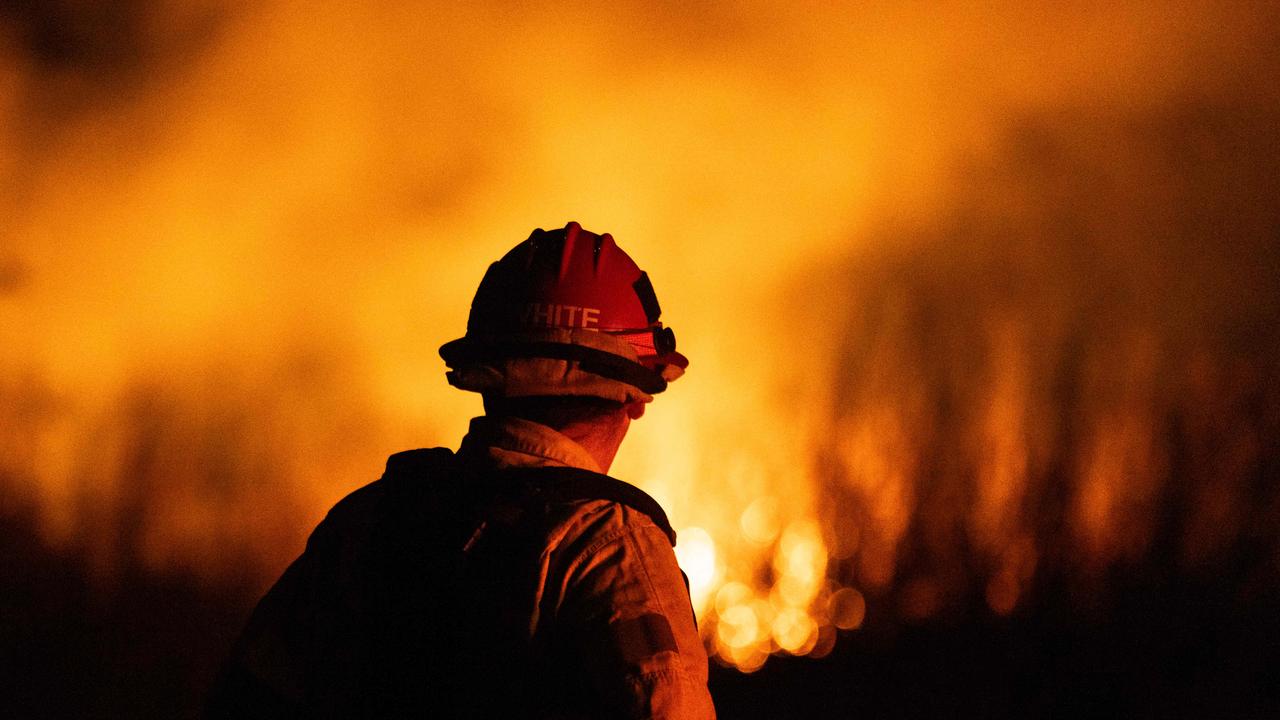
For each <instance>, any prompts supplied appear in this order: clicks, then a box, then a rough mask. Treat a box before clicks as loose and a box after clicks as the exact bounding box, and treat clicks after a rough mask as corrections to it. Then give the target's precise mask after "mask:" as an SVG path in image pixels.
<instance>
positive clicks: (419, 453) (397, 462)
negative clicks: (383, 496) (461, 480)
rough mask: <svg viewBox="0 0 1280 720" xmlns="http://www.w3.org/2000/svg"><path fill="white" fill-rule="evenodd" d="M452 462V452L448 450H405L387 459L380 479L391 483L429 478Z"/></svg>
mask: <svg viewBox="0 0 1280 720" xmlns="http://www.w3.org/2000/svg"><path fill="white" fill-rule="evenodd" d="M452 462H453V451H452V450H449V449H448V448H418V449H417V450H405V451H403V452H398V453H396V454H394V455H392V456H391V457H389V458H387V469H386V471H385V472H383V474H382V477H384V478H386V479H389V480H391V481H392V482H395V481H403V480H406V479H414V478H422V477H424V476H425V477H430V476H432V475H436V474H437V473H439V472H440V471H442V470H444V469H445V466H446V465H448V464H451V463H452Z"/></svg>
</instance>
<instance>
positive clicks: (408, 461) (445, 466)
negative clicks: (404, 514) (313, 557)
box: [308, 448, 453, 544]
mask: <svg viewBox="0 0 1280 720" xmlns="http://www.w3.org/2000/svg"><path fill="white" fill-rule="evenodd" d="M452 460H453V451H451V450H449V449H448V448H420V449H417V450H405V451H402V452H398V453H395V454H393V455H391V456H390V457H388V458H387V466H386V469H385V470H384V471H383V473H382V477H380V478H378V479H377V480H374V481H373V482H371V483H369V484H368V485H365V486H364V487H361V488H359V489H357V490H354V491H352V492H351V493H349V494H348V495H347V496H346V497H344V498H342V499H341V500H339V501H338V502H337V504H335V505H334V506H333V507H332V508H331V509H330V510H329V512H328V514H327V515H325V518H324V520H322V521H321V522H320V524H319V526H317V527H316V532H315V533H314V534H313V536H312V539H313V540H314V539H315V535H321V536H323V535H325V534H327V533H339V534H344V533H346V532H350V531H353V530H360V529H364V528H368V527H369V526H370V525H372V524H373V523H375V522H376V521H377V520H378V514H379V512H380V511H381V510H382V509H383V508H384V507H386V501H387V500H388V498H389V497H390V498H394V499H396V500H400V499H402V498H403V496H405V495H407V494H410V493H412V492H414V491H419V492H421V491H424V490H426V489H428V487H429V486H430V485H431V481H432V480H434V479H436V478H438V477H440V476H441V475H445V474H447V473H449V472H450V471H451V466H452ZM308 544H310V542H309V543H308Z"/></svg>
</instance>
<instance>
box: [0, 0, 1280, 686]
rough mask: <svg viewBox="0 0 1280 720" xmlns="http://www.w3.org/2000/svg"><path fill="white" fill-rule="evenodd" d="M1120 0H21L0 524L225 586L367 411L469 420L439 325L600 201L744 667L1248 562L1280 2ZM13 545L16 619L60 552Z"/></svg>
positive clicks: (1272, 282) (375, 459) (1275, 457)
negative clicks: (802, 5)
mask: <svg viewBox="0 0 1280 720" xmlns="http://www.w3.org/2000/svg"><path fill="white" fill-rule="evenodd" d="M1140 5H1141V4H1134V6H1133V7H1113V6H1112V5H1111V4H1096V5H1095V4H1088V3H1086V4H1083V5H1082V6H1079V7H1076V6H1073V7H1071V8H1067V9H1063V10H1056V11H1048V10H1046V11H1043V13H1042V14H1034V13H1031V12H1029V11H1026V10H1018V9H1015V8H1013V7H1012V6H1011V7H1006V8H1004V10H1003V11H1002V12H1001V13H999V14H998V15H996V16H995V17H985V16H979V15H978V14H976V13H975V12H971V11H967V10H964V9H962V8H959V7H950V6H948V7H943V8H940V9H938V10H937V11H936V12H934V11H930V13H928V14H926V13H924V11H923V10H899V11H888V10H873V9H863V10H851V11H848V14H846V15H840V16H834V15H833V16H825V15H822V14H820V13H818V12H816V10H815V11H814V12H807V11H795V10H787V9H785V7H784V5H777V6H776V7H771V8H755V9H752V10H750V11H749V10H747V9H746V8H744V7H737V6H733V7H720V6H706V7H701V9H697V10H693V11H687V12H686V11H679V12H677V11H675V10H667V9H653V8H651V7H649V6H648V5H647V4H636V5H634V6H627V7H623V8H622V9H620V10H619V15H618V16H617V17H612V18H603V17H601V16H597V15H595V14H593V13H592V12H590V11H589V9H587V8H584V7H578V6H577V5H574V4H572V3H567V4H563V5H558V6H557V7H556V8H555V9H554V10H545V11H533V10H522V11H508V10H502V9H499V8H497V7H490V8H487V9H483V10H477V11H474V12H464V11H461V10H458V9H451V10H442V9H431V10H426V9H421V8H419V7H418V6H417V5H416V4H411V3H405V4H396V3H392V4H390V5H389V6H387V7H385V8H382V7H380V9H378V10H377V11H376V12H375V11H374V10H358V9H352V8H346V7H339V6H337V5H334V6H330V5H328V4H319V5H317V7H316V8H312V7H310V6H308V7H305V8H303V7H294V6H292V5H290V4H288V3H264V4H253V5H252V6H244V7H241V6H237V5H233V4H222V3H206V4H202V5H197V6H187V7H183V8H178V7H176V6H173V5H170V4H169V3H163V2H135V3H126V4H124V5H123V6H121V7H119V8H113V9H112V11H111V12H109V13H108V12H106V11H104V10H101V9H96V5H94V4H92V3H78V2H62V3H53V4H49V5H44V4H39V3H19V4H18V5H17V6H15V8H14V9H9V10H6V11H4V14H3V15H0V18H3V20H2V21H0V118H2V119H3V124H2V125H0V128H2V130H0V132H3V134H2V135H0V509H2V511H3V512H0V515H2V516H3V518H2V519H3V520H4V522H5V525H4V528H5V530H4V532H5V533H6V536H5V537H6V546H5V547H6V548H7V549H6V552H10V551H11V550H12V552H14V553H17V552H24V553H30V552H37V553H41V554H39V555H38V557H48V558H72V559H73V560H74V567H75V568H76V570H75V573H79V574H80V575H83V580H84V584H83V588H82V589H81V590H80V591H82V592H84V593H85V594H86V597H88V598H90V599H89V600H87V601H85V603H84V604H82V605H76V606H75V607H76V608H79V609H78V610H75V611H76V612H82V613H88V614H90V615H91V614H92V613H93V612H95V611H94V610H93V608H95V607H101V606H102V604H104V603H105V604H110V598H118V597H120V596H122V595H126V596H127V595H128V593H129V588H130V586H131V585H132V584H136V583H143V582H153V581H154V578H157V577H170V576H177V577H182V578H186V579H187V581H189V582H190V583H191V587H193V588H196V590H193V591H192V592H196V593H197V594H198V593H201V592H204V593H209V594H217V593H229V594H230V595H231V596H234V597H235V598H237V600H236V601H235V602H234V603H232V606H234V607H236V608H240V607H243V605H244V603H246V602H248V601H249V599H251V598H252V597H253V596H255V595H256V593H258V592H260V591H261V590H262V589H263V588H264V586H265V584H266V583H268V582H270V580H271V579H272V578H273V577H275V576H276V575H277V574H278V573H279V571H280V570H281V568H282V567H283V566H284V564H286V563H287V562H288V561H289V559H290V558H292V557H293V556H294V555H296V554H297V552H298V551H299V550H300V549H301V546H302V543H303V541H304V540H305V536H306V533H307V532H308V530H309V529H310V528H311V527H312V526H313V525H314V523H315V522H316V521H317V520H318V519H319V518H320V517H321V516H322V514H323V513H324V511H325V510H326V509H327V508H328V507H329V506H330V505H332V503H333V502H335V501H336V500H337V499H338V498H340V497H342V496H343V495H344V494H346V493H347V492H349V491H350V490H352V489H354V488H356V487H358V486H360V485H362V484H364V483H365V482H368V481H369V480H371V479H373V477H374V476H376V474H377V472H378V470H379V468H380V464H381V461H382V459H383V458H385V456H386V455H387V454H389V453H390V452H394V451H396V450H400V449H403V448H407V447H416V446H432V445H451V446H452V445H455V444H456V441H457V438H458V436H460V435H461V433H462V432H463V429H464V428H465V421H466V419H467V418H468V417H470V415H472V414H477V413H478V412H479V406H478V404H477V403H476V402H475V400H474V399H472V398H469V397H465V396H463V394H462V393H452V392H451V391H450V389H449V388H448V387H447V386H446V385H445V383H444V380H443V364H442V363H441V362H440V361H439V359H438V358H437V356H436V355H435V348H436V347H437V346H438V345H439V344H441V343H442V342H444V341H445V340H447V339H450V338H452V337H454V336H456V335H457V334H458V333H459V331H460V330H461V329H462V327H463V325H464V320H465V316H466V311H467V307H466V302H467V299H468V298H470V297H471V292H472V291H473V289H474V287H475V285H476V283H477V282H478V280H479V277H480V275H481V273H482V272H483V269H484V267H485V263H486V262H487V259H489V258H490V257H491V256H493V255H494V253H495V252H496V251H498V250H502V249H505V248H506V247H507V246H509V245H510V244H512V243H514V242H515V241H517V240H518V239H520V238H522V237H524V236H525V235H526V234H527V233H528V231H529V230H530V229H531V226H532V225H534V224H541V225H542V226H543V227H553V226H558V225H561V224H563V223H564V222H565V221H567V220H569V219H578V220H581V221H583V222H584V223H588V224H589V225H590V226H591V227H592V228H595V229H599V230H601V231H610V232H612V233H614V234H615V235H616V236H617V237H619V238H620V241H624V242H625V243H626V245H627V247H628V248H633V252H634V253H635V255H636V256H637V257H638V258H643V259H644V261H645V263H646V267H647V269H649V270H650V273H651V275H652V276H653V277H654V282H655V284H656V285H658V286H659V288H660V291H661V292H662V294H663V297H664V304H665V307H664V310H665V312H666V315H667V316H668V317H669V318H670V321H671V322H670V324H671V325H672V326H673V327H675V328H676V329H677V332H678V333H679V334H680V340H681V345H682V347H687V348H688V352H687V354H688V355H689V356H690V358H691V360H692V366H691V368H690V372H689V375H688V378H687V379H686V380H684V381H682V383H681V385H680V386H679V387H676V388H673V390H672V391H671V392H670V393H668V394H667V396H663V397H661V398H659V400H658V401H657V402H656V403H655V404H654V406H653V408H652V410H651V411H650V413H649V414H648V415H647V416H646V418H645V419H644V420H642V421H641V422H640V423H638V424H637V426H636V427H635V429H634V430H633V432H634V434H635V437H634V439H633V440H631V441H629V443H628V445H626V446H624V449H623V454H622V455H621V456H620V457H619V460H618V463H617V465H616V466H615V474H616V475H618V476H620V477H622V478H625V479H628V480H630V481H632V482H634V483H635V484H637V485H639V486H641V487H642V488H644V489H646V490H648V491H649V492H651V493H652V494H653V495H655V497H657V499H658V500H659V501H660V502H662V504H663V505H664V506H665V507H667V509H668V511H669V514H670V516H671V518H672V521H673V523H674V524H675V525H676V527H677V530H678V532H679V537H680V543H679V546H678V548H677V553H678V556H679V558H680V561H681V564H682V566H683V567H684V568H685V570H686V571H687V573H688V574H689V577H690V581H691V591H692V595H693V601H694V606H695V609H696V610H697V612H698V615H699V618H700V623H701V628H702V631H703V634H704V638H705V640H706V642H707V645H708V647H709V648H710V650H711V652H712V653H713V656H714V657H715V659H716V660H717V661H718V662H720V663H721V664H723V665H725V666H728V667H732V668H736V669H738V670H742V671H746V672H751V671H755V670H758V669H760V668H761V667H762V666H764V665H765V663H766V661H767V660H768V658H769V657H771V656H773V655H800V656H809V657H811V658H823V657H825V656H827V655H828V654H830V653H832V652H833V650H834V649H835V648H836V647H837V645H838V644H839V643H840V642H841V638H842V637H845V638H848V637H855V636H856V635H857V633H860V632H861V633H866V632H873V633H892V632H895V631H896V629H898V628H902V627H910V626H912V625H918V624H921V623H930V622H944V623H945V622H954V623H962V622H965V618H967V617H969V616H970V614H971V613H972V612H974V610H973V608H975V607H979V608H981V612H982V613H985V614H987V615H989V616H990V617H993V618H1017V617H1019V616H1020V615H1021V616H1033V617H1034V616H1036V613H1037V612H1040V609H1041V608H1043V607H1044V603H1045V602H1047V601H1048V600H1047V599H1048V598H1052V602H1055V603H1058V602H1062V603H1065V604H1066V606H1068V607H1069V608H1070V609H1071V611H1072V612H1073V613H1074V612H1078V613H1080V614H1081V615H1084V616H1088V615H1091V614H1094V615H1096V614H1102V615H1105V614H1106V613H1107V608H1108V607H1109V603H1111V602H1112V601H1113V600H1114V598H1115V597H1116V596H1117V594H1120V593H1123V592H1124V591H1125V588H1128V587H1130V583H1131V582H1133V579H1134V578H1135V577H1148V576H1159V577H1161V578H1164V579H1165V581H1166V582H1168V583H1171V584H1175V585H1176V584H1179V583H1182V582H1184V581H1185V582H1186V583H1192V584H1195V583H1201V584H1208V585H1210V586H1212V587H1214V588H1216V589H1217V590H1219V591H1220V594H1219V596H1217V597H1219V598H1227V600H1224V601H1223V602H1224V603H1225V604H1224V605H1223V607H1222V608H1221V612H1222V613H1231V612H1235V611H1236V610H1237V609H1238V608H1240V607H1256V606H1257V605H1258V604H1259V603H1264V602H1268V601H1269V599H1273V598H1275V596H1276V592H1277V587H1280V482H1277V479H1278V478H1280V451H1278V450H1277V448H1278V447H1280V330H1277V325H1276V320H1275V318H1276V317H1277V316H1278V315H1280V247H1278V246H1280V202H1278V201H1277V199H1276V197H1277V196H1276V189H1277V188H1280V143H1278V141H1277V136H1276V134H1275V132H1274V128H1275V127H1276V126H1277V125H1278V124H1280V102H1278V100H1280V98H1277V90H1276V88H1275V87H1274V83H1273V82H1272V81H1271V80H1270V79H1271V78H1274V77H1275V73H1276V71H1277V70H1280V58H1277V56H1276V50H1275V48H1276V47H1280V43H1277V42H1276V40H1277V38H1276V37H1275V32H1274V28H1275V27H1278V25H1277V23H1276V22H1275V21H1276V20H1277V18H1276V17H1275V11H1274V10H1272V9H1267V8H1255V9H1245V8H1243V7H1237V6H1235V5H1230V6H1227V5H1221V6H1220V5H1216V4H1212V3H1206V4H1202V5H1197V6H1196V7H1195V8H1193V9H1189V10H1186V11H1185V12H1183V13H1162V14H1161V15H1160V16H1159V17H1156V16H1155V11H1148V10H1144V9H1143V8H1142V7H1140ZM1086 6H1087V7H1086ZM1086 18H1087V19H1086ZM961 60H963V62H960V61H961ZM19 537H20V538H21V542H19V541H17V540H13V538H19ZM32 548H35V549H36V550H32ZM15 557H16V556H15ZM32 557H36V556H34V555H33V556H32ZM6 562H12V563H14V567H15V568H17V570H15V573H18V572H19V571H21V572H22V573H28V572H29V571H30V566H28V565H26V564H23V562H24V561H21V560H18V559H12V560H6ZM68 562H71V561H68ZM32 563H33V565H34V564H35V563H34V561H32ZM15 573H11V574H10V576H9V578H8V579H7V580H5V581H4V582H6V583H9V584H10V585H11V586H12V587H11V588H10V589H11V590H14V591H15V593H17V594H15V595H13V597H19V598H20V597H31V598H36V599H33V600H31V601H30V602H29V603H28V604H26V605H24V604H22V601H20V600H15V601H13V602H14V603H17V604H16V606H15V608H13V613H8V614H7V615H8V617H9V618H10V619H9V620H7V621H4V622H7V623H10V624H11V627H9V628H7V629H6V632H7V633H9V635H10V636H11V637H18V638H26V637H28V636H27V635H25V634H23V633H22V632H18V631H16V630H15V629H14V628H16V627H18V626H19V625H22V624H23V621H22V620H21V618H22V617H24V616H23V615H22V613H27V616H30V617H37V618H38V617H43V616H42V615H41V614H40V613H39V612H37V611H36V610H34V609H33V608H35V607H37V606H39V605H40V604H41V601H40V600H39V598H40V597H41V595H40V593H41V592H53V591H52V590H48V588H49V587H55V586H56V587H63V586H62V585H58V584H57V583H55V584H54V585H49V584H48V582H49V581H48V578H46V577H44V576H42V575H31V574H26V575H24V574H15ZM80 575H76V577H80ZM42 578H43V579H42ZM67 582H69V583H71V585H74V586H75V587H77V588H80V587H81V586H80V585H76V583H74V582H71V581H67ZM42 583H44V584H42ZM149 587H150V586H149ZM184 587H185V586H184ZM19 590H20V591H21V592H18V591H19ZM24 593H25V594H24ZM1063 598H1065V600H1064V599H1063ZM231 614H232V615H233V616H234V613H231ZM13 618H19V619H17V620H14V619H13ZM29 642H32V643H35V642H38V640H29ZM144 656H145V654H144ZM129 658H133V659H135V660H136V659H137V658H136V657H134V656H128V657H126V658H125V659H123V660H120V659H119V658H117V660H119V662H122V663H125V664H127V663H128V662H129ZM51 662H52V661H51ZM38 670H39V668H36V670H33V671H32V672H36V671H38ZM200 672H204V670H203V669H201V668H199V667H197V668H196V669H195V670H192V673H194V674H195V675H194V676H199V673H200ZM175 682H186V683H191V684H198V683H197V681H195V680H191V679H190V677H186V678H184V679H181V680H178V681H175ZM181 692H188V693H189V692H193V691H192V690H191V688H186V689H184V690H182V691H181Z"/></svg>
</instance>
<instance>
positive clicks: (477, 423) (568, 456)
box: [458, 415, 600, 473]
mask: <svg viewBox="0 0 1280 720" xmlns="http://www.w3.org/2000/svg"><path fill="white" fill-rule="evenodd" d="M458 454H459V455H461V456H463V457H464V458H466V459H468V460H471V461H478V462H481V463H483V464H487V465H490V466H493V467H497V468H499V469H503V468H510V467H574V468H581V469H583V470H590V471H592V472H597V473H598V472H600V465H599V463H597V462H596V459H595V458H593V457H592V456H591V453H589V452H587V450H586V448H584V447H582V446H581V445H579V444H578V443H576V442H574V441H573V440H571V439H570V438H569V437H568V436H566V435H564V434H563V433H560V432H557V431H555V430H553V429H552V428H549V427H547V426H546V425H541V424H539V423H536V422H532V421H530V420H524V419H522V418H516V417H492V416H489V415H484V416H481V417H478V418H473V419H472V420H471V428H470V430H468V432H467V436H466V437H464V438H463V439H462V446H461V447H460V448H459V449H458Z"/></svg>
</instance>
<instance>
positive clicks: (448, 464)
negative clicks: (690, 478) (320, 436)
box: [382, 448, 676, 547]
mask: <svg viewBox="0 0 1280 720" xmlns="http://www.w3.org/2000/svg"><path fill="white" fill-rule="evenodd" d="M455 461H456V457H455V456H454V454H453V452H452V451H450V450H448V449H447V448H429V449H427V448H422V449H418V450H405V451H404V452H398V453H396V454H394V455H392V456H391V457H389V458H387V469H386V472H385V473H383V476H382V477H383V480H384V481H386V482H387V483H388V484H390V485H392V486H394V487H395V488H396V489H401V488H403V487H404V486H405V485H406V484H412V483H414V481H427V482H432V481H435V482H439V481H440V480H442V479H443V478H445V477H447V476H448V475H449V474H450V473H451V472H453V471H455V470H456V469H457V466H456V462H455ZM498 475H499V476H500V478H501V479H499V480H498V483H499V484H501V485H506V486H507V487H511V486H512V485H515V486H516V487H515V488H514V489H516V490H517V491H518V492H519V494H528V495H530V496H533V497H536V498H538V499H541V500H544V501H549V502H573V501H577V500H609V501H611V502H616V503H619V504H621V505H626V506H627V507H629V508H631V509H633V510H636V511H638V512H641V513H644V514H645V515H646V516H647V517H648V518H649V519H650V520H652V521H653V524H654V525H657V526H658V528H659V529H661V530H662V532H663V533H665V534H666V536H667V539H668V540H670V541H671V545H672V546H673V547H674V546H675V544H676V531H675V530H674V529H673V528H672V527H671V522H670V521H669V520H667V514H666V512H664V511H663V510H662V506H661V505H659V504H658V501H657V500H654V499H653V497H652V496H650V495H649V494H648V493H646V492H645V491H643V490H641V489H640V488H638V487H636V486H635V485H631V484H630V483H625V482H623V481H621V480H618V479H616V478H612V477H609V476H608V475H604V474H601V473H597V472H591V471H590V470H583V469H581V468H572V467H538V468H518V469H512V470H507V471H504V472H501V473H498ZM405 489H407V488H405ZM397 494H398V493H397Z"/></svg>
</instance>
